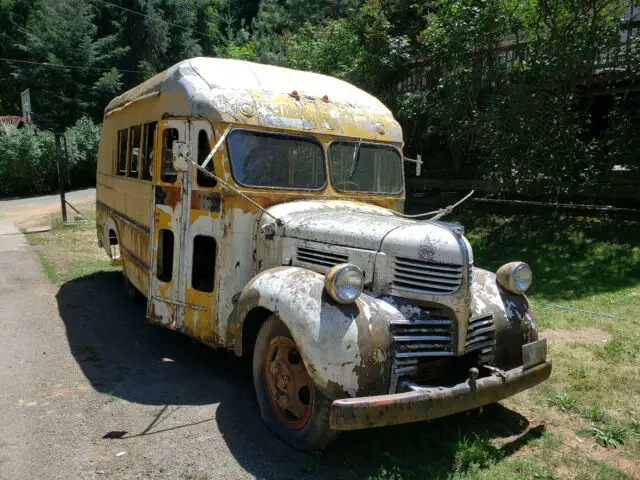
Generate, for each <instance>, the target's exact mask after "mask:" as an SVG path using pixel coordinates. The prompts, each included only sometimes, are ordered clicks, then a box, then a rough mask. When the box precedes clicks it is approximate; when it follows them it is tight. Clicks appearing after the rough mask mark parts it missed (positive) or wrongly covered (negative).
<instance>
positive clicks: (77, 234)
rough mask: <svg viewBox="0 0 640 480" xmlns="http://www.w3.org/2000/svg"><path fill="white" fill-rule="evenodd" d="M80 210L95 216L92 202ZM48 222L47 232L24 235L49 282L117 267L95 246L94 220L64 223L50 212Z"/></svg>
mask: <svg viewBox="0 0 640 480" xmlns="http://www.w3.org/2000/svg"><path fill="white" fill-rule="evenodd" d="M80 211H81V212H82V213H83V214H84V215H85V216H87V217H88V218H89V219H91V220H93V219H94V218H95V204H89V205H87V206H85V207H83V208H81V209H80ZM47 221H48V223H49V225H50V226H51V230H50V231H48V232H42V233H31V234H27V239H28V240H29V243H30V244H31V245H32V246H33V247H34V248H35V250H36V252H37V253H38V256H39V257H40V262H41V263H42V268H43V269H44V272H45V274H46V275H47V278H48V279H49V281H51V283H53V284H55V285H58V286H59V285H62V284H63V283H65V282H67V281H69V280H73V279H74V278H79V277H84V276H86V275H90V274H92V273H95V272H99V271H102V270H107V271H110V270H117V269H118V268H119V267H114V266H112V265H111V264H110V262H109V260H108V258H107V255H106V253H105V252H104V251H103V250H102V249H101V248H99V247H98V245H97V236H96V228H95V224H94V223H92V222H80V223H79V224H78V225H75V226H74V225H65V224H64V222H63V221H62V218H61V217H60V216H59V215H55V216H54V215H52V216H50V217H49V218H48V219H47Z"/></svg>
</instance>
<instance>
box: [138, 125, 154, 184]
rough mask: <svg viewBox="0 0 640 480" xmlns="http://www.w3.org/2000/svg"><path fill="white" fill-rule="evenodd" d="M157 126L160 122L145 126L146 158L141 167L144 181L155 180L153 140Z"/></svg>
mask: <svg viewBox="0 0 640 480" xmlns="http://www.w3.org/2000/svg"><path fill="white" fill-rule="evenodd" d="M157 125H158V122H151V123H145V124H144V157H143V161H142V165H141V167H140V168H141V169H142V179H143V180H151V179H152V178H153V139H154V137H155V134H156V127H157Z"/></svg>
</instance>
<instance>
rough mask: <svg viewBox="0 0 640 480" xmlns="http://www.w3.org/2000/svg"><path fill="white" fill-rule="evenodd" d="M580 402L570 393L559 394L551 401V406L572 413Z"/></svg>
mask: <svg viewBox="0 0 640 480" xmlns="http://www.w3.org/2000/svg"><path fill="white" fill-rule="evenodd" d="M577 403H578V400H577V399H576V398H575V397H572V396H571V395H569V394H568V393H558V394H557V395H554V396H553V397H551V398H550V399H549V405H552V406H554V407H556V408H558V409H559V410H560V411H561V412H565V413H568V412H572V411H575V410H576V409H577V405H576V404H577Z"/></svg>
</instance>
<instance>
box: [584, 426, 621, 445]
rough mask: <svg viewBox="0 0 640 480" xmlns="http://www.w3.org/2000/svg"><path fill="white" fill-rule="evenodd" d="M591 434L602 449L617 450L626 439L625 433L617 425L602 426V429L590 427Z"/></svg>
mask: <svg viewBox="0 0 640 480" xmlns="http://www.w3.org/2000/svg"><path fill="white" fill-rule="evenodd" d="M591 434H592V435H593V436H594V437H595V439H596V442H598V443H599V444H600V445H602V446H603V447H613V448H617V447H619V446H620V445H622V444H623V443H624V441H625V440H626V438H627V431H626V430H625V429H624V428H622V427H619V426H617V425H603V426H602V427H595V426H594V427H591Z"/></svg>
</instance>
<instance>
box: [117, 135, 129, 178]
mask: <svg viewBox="0 0 640 480" xmlns="http://www.w3.org/2000/svg"><path fill="white" fill-rule="evenodd" d="M128 138H129V131H128V130H127V129H126V128H125V129H124V130H120V131H119V132H118V158H117V162H116V174H118V175H125V174H126V173H127V139H128Z"/></svg>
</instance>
